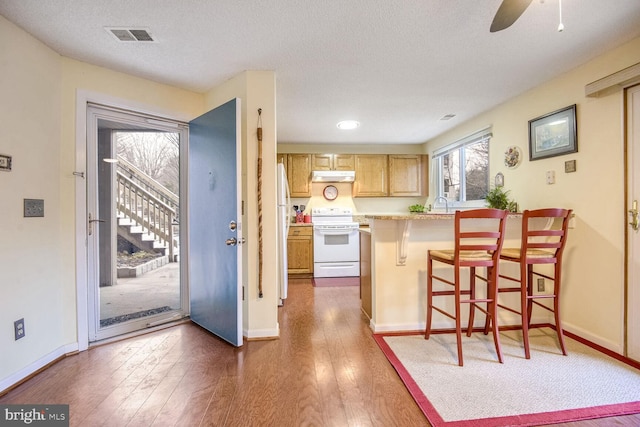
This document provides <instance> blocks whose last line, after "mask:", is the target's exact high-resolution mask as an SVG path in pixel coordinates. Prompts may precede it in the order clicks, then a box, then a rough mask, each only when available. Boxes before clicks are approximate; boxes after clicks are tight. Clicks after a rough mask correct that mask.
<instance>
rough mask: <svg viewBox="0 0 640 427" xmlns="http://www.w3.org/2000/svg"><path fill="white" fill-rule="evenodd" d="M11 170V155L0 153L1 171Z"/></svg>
mask: <svg viewBox="0 0 640 427" xmlns="http://www.w3.org/2000/svg"><path fill="white" fill-rule="evenodd" d="M10 170H11V156H5V155H4V154H0V171H10Z"/></svg>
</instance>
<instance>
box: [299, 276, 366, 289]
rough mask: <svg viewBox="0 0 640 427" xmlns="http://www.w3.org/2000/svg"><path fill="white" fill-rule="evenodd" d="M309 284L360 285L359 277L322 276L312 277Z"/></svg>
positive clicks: (328, 285)
mask: <svg viewBox="0 0 640 427" xmlns="http://www.w3.org/2000/svg"><path fill="white" fill-rule="evenodd" d="M311 284H312V285H313V286H315V287H319V288H322V287H327V288H330V287H336V286H360V278H359V277H322V278H317V279H316V278H314V279H313V280H312V281H311Z"/></svg>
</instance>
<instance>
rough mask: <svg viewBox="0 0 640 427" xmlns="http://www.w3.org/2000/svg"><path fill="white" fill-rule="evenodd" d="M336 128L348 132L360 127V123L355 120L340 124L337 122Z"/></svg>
mask: <svg viewBox="0 0 640 427" xmlns="http://www.w3.org/2000/svg"><path fill="white" fill-rule="evenodd" d="M337 126H338V129H342V130H350V129H355V128H357V127H358V126H360V122H359V121H356V120H343V121H341V122H338V124H337Z"/></svg>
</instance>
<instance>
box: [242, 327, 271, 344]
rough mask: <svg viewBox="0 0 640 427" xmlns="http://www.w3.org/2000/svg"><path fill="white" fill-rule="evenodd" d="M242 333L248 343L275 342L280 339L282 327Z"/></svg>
mask: <svg viewBox="0 0 640 427" xmlns="http://www.w3.org/2000/svg"><path fill="white" fill-rule="evenodd" d="M242 333H243V335H244V337H245V338H246V339H247V341H259V340H275V339H279V338H280V326H278V327H277V328H275V329H272V328H270V329H248V330H244V331H243V332H242Z"/></svg>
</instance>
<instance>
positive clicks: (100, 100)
mask: <svg viewBox="0 0 640 427" xmlns="http://www.w3.org/2000/svg"><path fill="white" fill-rule="evenodd" d="M89 103H93V104H99V105H103V106H105V107H111V108H115V109H122V110H129V111H132V112H136V113H139V114H145V115H149V116H154V117H157V118H158V119H163V118H165V119H167V120H171V121H172V122H181V123H183V124H185V125H188V123H187V122H188V117H176V116H181V114H177V113H176V112H172V111H166V110H163V109H161V108H154V107H150V106H149V105H146V104H142V103H139V102H135V101H131V100H126V99H121V98H118V97H113V96H109V95H105V94H103V93H98V92H92V91H86V90H80V89H79V90H78V91H77V92H76V122H75V123H76V128H75V133H76V147H75V149H76V155H75V165H74V170H73V175H74V178H75V228H74V233H75V255H76V256H75V264H76V265H75V267H76V328H77V329H76V332H77V335H76V339H77V343H78V351H84V350H87V349H88V348H89V300H88V297H89V269H88V262H89V259H88V253H87V250H88V240H87V235H86V233H87V224H88V222H87V221H88V218H87V179H86V173H87V170H86V169H87V105H88V104H89ZM185 144H186V146H185V147H184V149H187V148H188V140H187V141H185ZM181 150H182V147H181ZM181 157H182V156H181ZM182 161H183V160H182V159H181V162H182ZM182 165H184V166H185V167H186V163H184V164H182V163H181V166H182ZM180 186H181V190H182V189H185V190H186V189H187V188H188V182H187V176H186V174H181V177H180ZM181 192H182V191H181ZM181 206H183V207H181V212H180V215H181V217H182V218H186V217H187V203H181ZM184 228H185V229H186V228H187V227H186V226H185V227H184ZM180 229H181V230H182V229H183V227H180ZM181 233H182V231H181ZM184 234H186V233H184ZM187 239H188V236H186V235H185V236H184V239H183V238H182V234H181V245H184V248H181V250H182V249H184V251H183V252H181V258H183V260H182V262H183V263H184V264H183V265H187V263H188V256H189V254H188V249H187V248H188V240H187ZM187 270H188V269H187V268H181V281H185V283H186V292H185V295H183V297H184V298H185V299H186V300H187V301H188V298H189V295H188V288H189V286H188V272H187ZM168 326H169V325H167V324H165V325H159V326H155V327H151V328H146V329H144V332H149V331H152V330H156V329H162V328H166V327H168Z"/></svg>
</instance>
